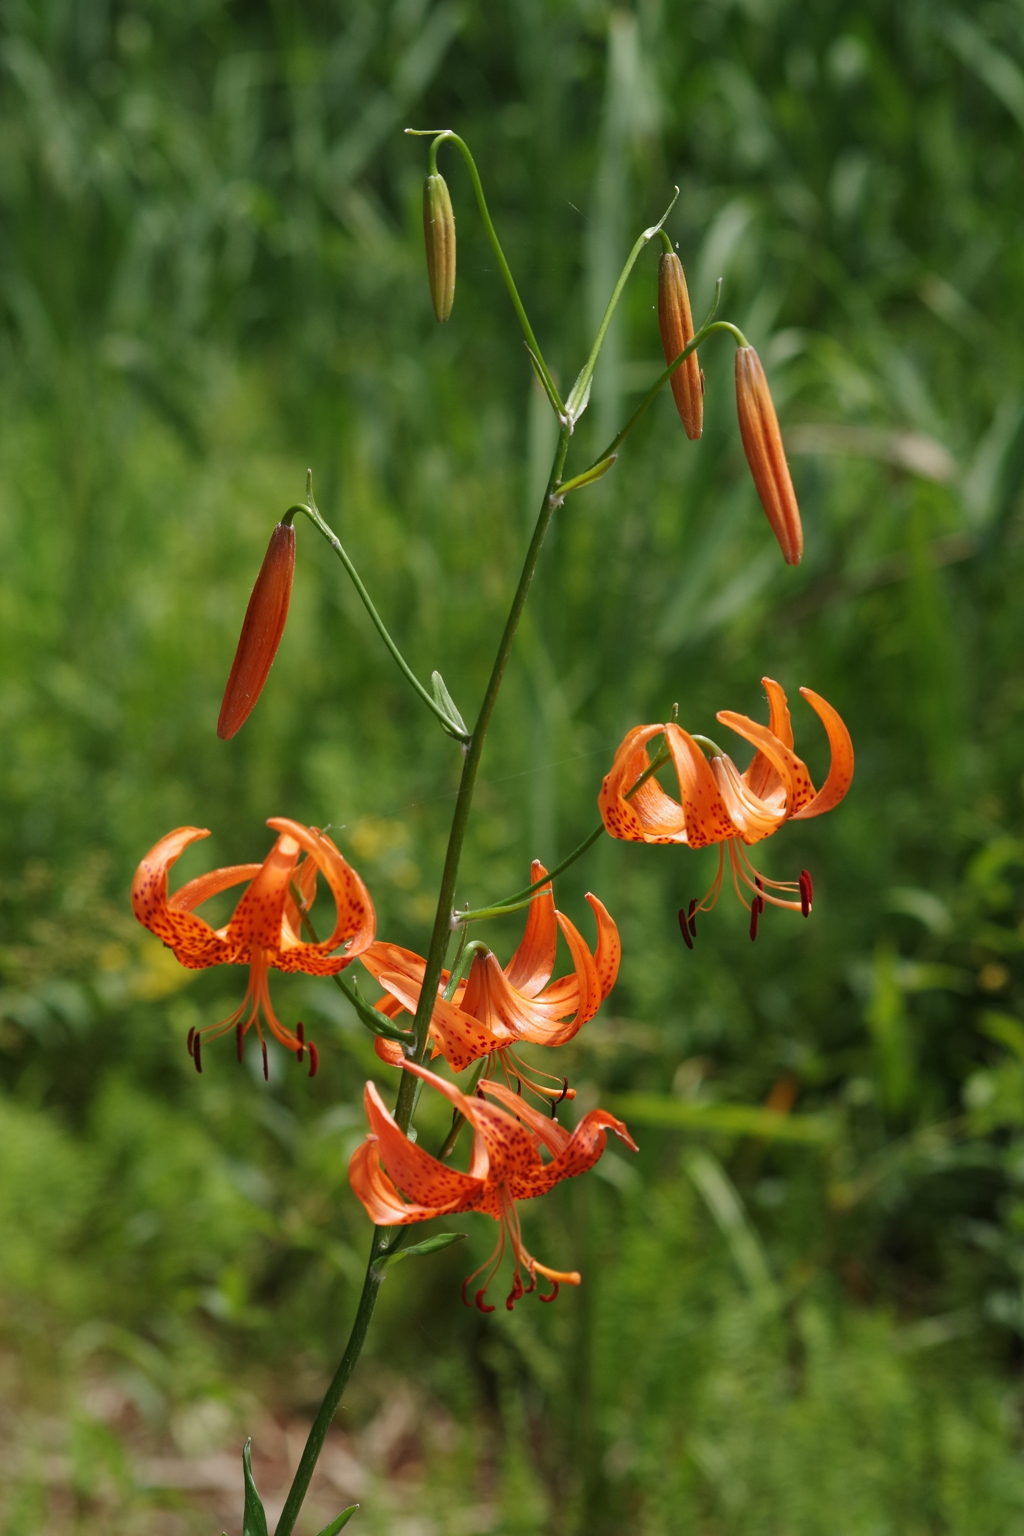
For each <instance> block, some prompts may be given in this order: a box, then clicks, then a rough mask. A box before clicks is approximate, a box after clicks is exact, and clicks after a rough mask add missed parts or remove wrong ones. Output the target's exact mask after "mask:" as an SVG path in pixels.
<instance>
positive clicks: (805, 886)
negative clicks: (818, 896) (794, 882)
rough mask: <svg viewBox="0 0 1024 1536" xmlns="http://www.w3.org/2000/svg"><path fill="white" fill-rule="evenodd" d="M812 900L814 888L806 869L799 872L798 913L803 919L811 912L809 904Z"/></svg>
mask: <svg viewBox="0 0 1024 1536" xmlns="http://www.w3.org/2000/svg"><path fill="white" fill-rule="evenodd" d="M813 900H814V886H813V885H812V883H811V877H810V875H809V874H808V873H807V871H806V869H802V870H801V871H800V911H801V912H802V913H803V915H804V917H806V916H807V914H808V913H809V912H810V910H811V902H812V901H813Z"/></svg>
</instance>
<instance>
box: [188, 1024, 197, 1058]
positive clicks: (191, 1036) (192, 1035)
mask: <svg viewBox="0 0 1024 1536" xmlns="http://www.w3.org/2000/svg"><path fill="white" fill-rule="evenodd" d="M195 1037H196V1028H195V1025H194V1024H193V1026H192V1028H191V1029H190V1030H189V1032H188V1040H187V1042H186V1044H187V1046H188V1053H189V1055H190V1056H191V1055H192V1042H193V1040H194V1039H195Z"/></svg>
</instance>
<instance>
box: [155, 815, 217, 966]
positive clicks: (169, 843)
mask: <svg viewBox="0 0 1024 1536" xmlns="http://www.w3.org/2000/svg"><path fill="white" fill-rule="evenodd" d="M209 835H210V834H209V831H208V830H207V829H206V828H204V827H178V828H177V830H176V831H174V832H168V833H167V835H166V837H162V838H161V839H160V841H159V842H158V843H155V844H154V845H153V847H152V848H151V849H150V850H149V852H148V853H147V854H146V856H145V858H144V859H143V860H142V861H141V863H140V864H139V867H138V869H137V870H136V871H135V878H134V880H133V881H132V911H133V912H134V913H135V916H136V917H137V918H138V920H139V922H140V923H141V924H142V925H143V927H144V928H148V929H149V931H150V933H155V934H156V936H157V938H158V939H161V940H162V941H163V942H164V943H165V944H166V945H167V946H168V947H169V948H170V949H171V950H173V951H174V956H175V959H176V960H178V961H180V962H181V964H182V965H185V966H188V967H189V968H190V969H192V970H201V969H203V968H204V967H205V966H208V965H223V964H224V963H225V962H226V961H227V960H228V959H230V949H229V947H228V946H227V945H226V944H225V943H224V941H223V939H222V938H221V937H220V935H219V934H217V933H215V932H214V930H213V929H212V928H211V927H210V925H209V923H206V922H204V921H203V919H202V918H201V917H196V915H195V913H193V912H183V911H179V910H178V909H176V908H175V907H173V906H172V905H171V902H170V900H169V898H168V895H167V871H168V870H169V869H170V867H171V865H172V864H173V863H174V862H175V860H176V859H178V858H180V856H181V854H182V853H183V852H184V851H185V849H186V848H187V847H188V846H189V844H190V843H194V842H197V841H198V840H199V839H200V838H203V837H209Z"/></svg>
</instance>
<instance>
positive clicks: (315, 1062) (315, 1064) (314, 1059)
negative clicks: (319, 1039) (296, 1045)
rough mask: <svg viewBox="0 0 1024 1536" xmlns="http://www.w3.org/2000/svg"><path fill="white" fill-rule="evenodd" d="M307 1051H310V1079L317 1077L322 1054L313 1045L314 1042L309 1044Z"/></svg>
mask: <svg viewBox="0 0 1024 1536" xmlns="http://www.w3.org/2000/svg"><path fill="white" fill-rule="evenodd" d="M306 1049H307V1050H308V1051H309V1075H310V1077H316V1074H317V1069H318V1068H319V1066H320V1053H319V1051H318V1050H317V1048H316V1046H315V1045H314V1044H313V1042H312V1040H311V1041H310V1042H309V1044H308V1046H307V1047H306Z"/></svg>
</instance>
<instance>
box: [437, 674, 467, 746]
mask: <svg viewBox="0 0 1024 1536" xmlns="http://www.w3.org/2000/svg"><path fill="white" fill-rule="evenodd" d="M430 681H431V684H432V685H433V689H434V702H435V704H436V705H437V706H438V708H439V709H443V710H444V712H445V714H446V715H447V716H448V719H449V720H450V721H451V723H452V725H453V726H454V727H455V729H456V731H458V732H459V733H460V734H461V735H463V736H468V735H469V727H468V725H467V724H466V722H465V720H463V718H462V716H461V715H460V714H459V711H458V709H457V708H456V707H455V700H454V699H453V698H452V696H451V694H450V693H449V692H448V689H447V688H446V687H445V683H444V678H443V677H442V676H441V674H440V672H431V674H430Z"/></svg>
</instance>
